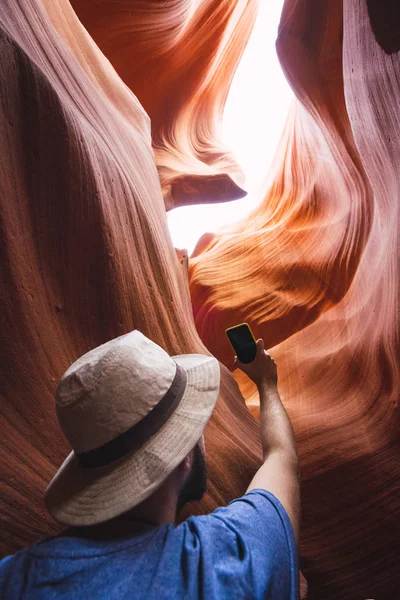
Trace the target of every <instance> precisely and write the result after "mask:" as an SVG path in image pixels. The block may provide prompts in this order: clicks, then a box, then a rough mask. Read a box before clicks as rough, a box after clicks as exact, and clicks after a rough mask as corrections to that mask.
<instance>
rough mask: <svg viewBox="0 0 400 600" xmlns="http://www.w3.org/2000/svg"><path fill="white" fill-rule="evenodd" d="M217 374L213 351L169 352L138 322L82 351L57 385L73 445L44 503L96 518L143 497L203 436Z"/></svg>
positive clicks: (73, 520) (77, 521)
mask: <svg viewBox="0 0 400 600" xmlns="http://www.w3.org/2000/svg"><path fill="white" fill-rule="evenodd" d="M219 380H220V371H219V364H218V361H217V360H216V359H215V358H212V357H209V356H204V355H200V354H183V355H179V356H172V357H170V356H169V355H168V354H167V353H166V352H165V351H164V350H163V349H162V348H160V346H157V344H155V343H154V342H152V341H151V340H149V339H148V338H146V337H145V336H144V335H143V334H142V333H140V332H139V331H132V332H131V333H128V334H127V335H123V336H121V337H119V338H116V339H114V340H111V341H110V342H107V343H106V344H103V345H102V346H99V347H98V348H95V349H94V350H91V351H90V352H88V353H87V354H85V355H84V356H82V357H81V358H79V359H78V360H77V361H76V362H75V363H74V364H73V365H72V366H71V367H70V368H69V369H68V370H67V372H66V373H65V375H64V376H63V378H62V379H61V381H60V384H59V386H58V389H57V392H56V410H57V416H58V419H59V422H60V425H61V428H62V430H63V432H64V434H65V436H66V438H67V439H68V441H69V442H70V444H71V446H72V448H73V451H72V452H71V454H70V455H69V456H68V457H67V459H66V460H65V461H64V463H63V464H62V466H61V467H60V469H59V470H58V472H57V473H56V475H55V477H54V478H53V479H52V481H51V482H50V484H49V486H48V488H47V490H46V494H45V503H46V506H47V509H48V510H49V512H50V513H51V514H52V515H53V516H54V518H55V519H57V520H58V521H60V522H62V523H66V524H68V525H75V526H78V525H80V526H83V525H93V524H95V523H101V522H102V521H106V520H108V519H111V518H113V517H115V516H117V515H119V514H121V513H123V512H125V511H127V510H129V509H130V508H132V507H133V506H135V505H137V504H139V503H140V502H141V501H142V500H144V499H145V498H147V497H148V496H150V495H151V494H152V493H153V492H154V491H155V490H156V489H157V488H158V487H159V486H160V485H161V483H162V482H163V481H164V480H165V479H166V477H167V476H168V475H169V474H170V473H171V472H172V471H173V470H174V469H175V467H177V466H178V465H179V464H180V463H181V462H182V460H183V459H184V458H185V456H186V455H187V454H188V453H189V452H190V450H191V449H192V448H194V446H195V445H196V444H197V442H198V441H199V439H200V438H201V435H202V433H203V429H204V427H205V425H206V423H207V421H208V420H209V418H210V416H211V413H212V411H213V408H214V406H215V403H216V400H217V397H218V392H219Z"/></svg>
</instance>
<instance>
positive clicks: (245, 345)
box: [226, 323, 257, 363]
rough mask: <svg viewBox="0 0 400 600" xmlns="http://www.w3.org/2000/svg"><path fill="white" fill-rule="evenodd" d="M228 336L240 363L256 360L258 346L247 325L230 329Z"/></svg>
mask: <svg viewBox="0 0 400 600" xmlns="http://www.w3.org/2000/svg"><path fill="white" fill-rule="evenodd" d="M226 335H227V336H228V338H229V341H230V343H231V344H232V346H233V349H234V350H235V352H236V356H237V357H238V359H239V360H240V362H242V363H250V362H252V361H253V360H254V359H255V356H256V353H257V346H256V343H255V341H254V337H253V335H252V333H251V329H250V327H249V326H248V325H247V323H242V324H241V325H237V326H236V327H230V328H229V329H227V330H226Z"/></svg>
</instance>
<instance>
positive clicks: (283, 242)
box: [0, 0, 400, 600]
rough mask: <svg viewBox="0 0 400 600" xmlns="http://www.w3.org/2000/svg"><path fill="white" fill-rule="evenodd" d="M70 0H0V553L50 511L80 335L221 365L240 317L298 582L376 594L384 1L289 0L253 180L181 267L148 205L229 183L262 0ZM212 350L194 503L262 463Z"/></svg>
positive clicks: (385, 233)
mask: <svg viewBox="0 0 400 600" xmlns="http://www.w3.org/2000/svg"><path fill="white" fill-rule="evenodd" d="M72 4H73V7H74V9H75V11H76V13H77V14H78V16H79V19H80V20H81V22H82V23H83V25H82V24H81V22H80V21H79V20H78V18H77V15H76V13H75V12H74V9H73V8H72V7H71V5H70V4H69V3H68V1H67V0H31V1H30V2H27V1H25V0H24V1H22V2H21V1H20V0H5V1H4V2H3V3H2V4H1V5H0V47H1V50H0V56H1V61H0V101H1V108H0V119H1V126H0V144H1V156H2V160H1V161H0V261H1V262H0V264H1V278H0V302H1V311H0V315H1V316H0V318H1V345H0V359H1V368H0V390H1V395H2V400H1V404H0V432H1V436H2V446H1V447H2V459H3V460H2V468H1V473H2V478H1V497H0V519H1V530H2V536H1V552H2V553H3V554H4V553H6V552H7V553H8V552H12V551H15V550H16V549H17V548H18V547H20V546H21V545H23V544H27V543H30V542H32V541H33V540H34V539H36V538H38V537H39V536H41V535H45V534H47V533H49V532H51V531H56V525H55V524H54V523H52V522H51V520H50V518H49V517H48V516H47V514H46V513H45V511H44V509H43V505H42V492H43V489H44V487H45V485H46V482H47V481H48V480H49V479H50V477H51V476H52V474H53V473H54V471H55V468H56V466H57V465H58V464H59V463H60V462H61V460H62V458H63V456H64V455H65V454H66V453H67V452H68V447H67V445H66V443H65V441H64V439H63V438H62V436H61V434H60V431H59V429H58V425H57V423H56V419H55V414H54V410H53V394H54V390H55V386H56V383H57V380H58V378H59V377H60V375H61V374H62V373H63V371H64V370H65V368H66V367H67V366H68V365H69V364H70V363H71V362H72V361H73V360H75V359H76V358H77V356H79V355H80V354H82V353H83V352H85V351H86V350H88V349H89V348H92V347H94V346H95V345H97V344H100V343H102V342H104V341H106V340H107V339H110V338H111V337H114V336H116V335H119V334H121V333H124V332H126V331H128V330H130V329H133V328H135V327H137V328H139V329H141V330H142V331H143V332H144V333H145V334H146V335H148V336H149V337H151V338H152V339H154V340H155V341H156V342H157V343H159V344H161V345H162V346H163V347H164V348H166V350H167V351H169V352H172V353H180V352H207V351H210V352H212V353H213V354H215V356H217V357H218V358H219V359H220V361H221V362H222V363H223V364H225V365H226V367H228V368H229V367H231V359H232V356H231V350H230V349H229V347H228V345H227V343H226V342H225V339H224V334H223V330H224V328H225V327H227V326H229V325H232V324H235V323H237V322H240V321H242V320H246V321H248V322H249V323H250V324H251V326H252V328H253V329H254V331H255V333H256V334H257V335H260V336H263V337H264V338H265V340H266V342H267V344H268V346H270V347H273V353H274V356H275V357H276V358H277V361H278V364H279V374H280V389H281V392H282V397H283V399H284V403H285V406H286V407H287V409H288V412H289V413H290V416H291V418H292V421H293V425H294V428H295V431H296V435H297V438H298V441H299V451H300V459H301V471H302V500H303V525H302V540H301V547H300V554H301V565H302V568H303V570H304V572H305V574H306V575H307V579H308V581H309V587H310V598H318V599H322V598H323V599H324V600H325V599H326V600H329V599H332V600H333V599H335V600H347V599H349V600H354V599H355V598H367V597H368V598H376V599H377V600H378V599H379V600H381V599H385V600H386V599H387V600H389V599H390V600H394V598H396V596H397V595H398V590H399V587H400V573H399V569H398V565H397V562H398V555H399V540H400V530H399V525H398V519H399V512H400V495H399V493H398V491H399V481H400V464H399V458H398V457H399V411H398V396H399V383H400V382H399V364H398V356H399V323H398V319H399V311H398V307H397V304H398V296H399V293H398V292H399V282H398V260H399V240H398V211H399V183H398V170H399V157H400V129H399V116H398V102H397V99H398V96H399V92H400V90H399V79H400V78H399V73H400V64H399V62H400V58H399V53H398V50H399V48H400V44H399V43H398V42H399V35H398V33H399V30H398V29H397V30H396V29H395V28H394V25H393V23H394V21H393V15H395V14H396V13H395V11H396V9H395V8H393V10H392V12H391V11H390V10H389V4H390V3H389V2H388V3H386V5H387V6H386V5H385V7H384V8H382V10H380V9H379V6H380V5H379V6H378V3H377V2H376V1H373V0H369V1H368V2H366V1H365V0H343V3H342V2H338V1H337V0H327V1H326V2H321V1H320V0H301V1H300V0H286V3H285V6H284V9H283V14H282V20H281V26H280V30H279V35H278V41H277V50H278V53H279V57H280V59H281V63H282V66H283V68H284V70H285V73H286V75H287V78H288V80H289V81H290V83H291V85H292V87H293V90H294V92H295V94H296V101H295V103H294V105H293V108H292V110H291V113H290V115H289V117H288V121H287V125H286V128H285V132H284V135H283V137H282V140H281V143H280V146H279V148H278V150H277V154H276V158H275V161H274V164H273V167H272V170H271V171H270V175H269V179H268V182H269V183H268V186H267V188H266V189H267V192H266V194H265V197H264V199H263V200H262V202H260V204H259V206H258V207H257V208H256V209H255V210H254V211H253V213H252V214H250V215H249V216H248V218H247V219H245V220H244V221H243V222H241V223H239V224H237V225H236V226H235V227H231V228H230V229H229V228H228V229H227V230H225V231H224V232H223V233H221V234H218V235H207V236H204V238H203V239H202V240H200V242H199V244H198V246H197V248H196V251H195V253H194V256H193V257H192V259H191V261H190V264H189V265H188V259H187V257H186V256H185V255H184V253H178V254H177V253H176V252H175V250H174V248H173V246H172V243H171V240H170V236H169V234H168V230H167V225H166V216H165V215H166V213H165V208H167V209H169V208H171V207H173V206H178V205H181V204H187V203H193V202H199V201H226V200H230V199H234V198H238V197H240V196H242V195H243V194H244V192H243V190H242V185H243V177H242V175H241V173H240V170H239V168H238V167H237V166H236V165H235V163H234V161H233V159H232V158H231V157H230V155H229V151H228V149H226V148H224V147H223V146H222V145H221V143H220V142H219V141H218V133H219V131H218V128H219V122H220V118H221V115H222V111H223V107H224V102H225V98H226V95H227V92H228V90H229V85H230V82H231V79H232V76H233V73H234V70H235V67H236V65H237V63H238V60H239V59H240V56H241V52H242V50H243V48H244V45H245V43H246V41H247V38H248V36H249V34H250V31H251V28H252V25H253V23H254V19H255V16H256V8H257V3H256V2H255V1H254V0H247V1H246V2H242V1H239V0H221V1H218V2H216V1H215V0H198V1H196V2H194V0H173V1H171V2H168V3H160V2H157V1H155V0H129V1H128V0H123V1H119V2H115V0H85V1H84V0H74V1H73V2H72ZM393 6H395V5H394V3H393ZM85 28H86V29H85ZM89 34H90V35H89ZM93 40H94V41H93ZM96 44H97V45H96ZM106 57H107V58H106ZM109 61H111V62H109ZM260 76H263V77H268V72H267V66H266V70H265V73H262V74H260ZM121 78H122V79H121ZM122 80H123V81H122ZM123 82H124V83H123ZM271 93H273V91H271ZM148 116H149V117H150V119H151V127H150V120H149V118H148ZM160 181H161V185H160ZM188 277H189V278H190V293H189V284H188ZM199 336H200V337H199ZM200 338H201V339H200ZM226 367H222V386H221V394H220V398H219V401H218V405H217V409H216V412H215V415H214V417H213V418H212V420H211V423H210V425H209V426H208V428H207V432H206V434H207V444H208V457H209V467H210V472H211V481H210V489H209V493H208V495H207V498H206V499H205V501H204V502H203V503H202V506H201V507H195V509H194V510H198V509H199V510H200V508H201V509H206V510H211V509H212V508H214V507H215V506H216V505H217V504H220V503H224V502H227V501H229V500H230V499H231V498H232V497H234V496H235V495H238V494H241V493H242V492H243V491H244V489H245V486H246V483H247V482H248V480H249V478H250V476H251V474H252V473H253V472H254V470H255V469H256V467H257V465H258V463H259V460H260V446H259V437H258V425H257V423H256V421H255V420H254V419H253V417H252V416H251V415H250V413H249V411H248V410H247V408H246V406H245V404H244V401H243V397H242V395H241V394H240V392H239V388H238V386H237V382H238V383H239V385H240V388H241V390H242V392H243V394H244V397H245V398H246V402H247V404H248V406H249V407H250V409H251V411H252V412H253V414H254V415H255V416H257V401H256V397H255V394H254V390H253V389H252V387H251V385H250V384H249V382H248V381H245V380H244V378H241V377H240V376H239V375H238V374H237V373H234V377H232V375H231V374H230V373H229V370H228V368H226ZM235 379H236V381H235Z"/></svg>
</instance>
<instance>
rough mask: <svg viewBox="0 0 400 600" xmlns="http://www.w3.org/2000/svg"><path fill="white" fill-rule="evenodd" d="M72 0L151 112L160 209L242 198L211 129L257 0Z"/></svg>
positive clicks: (235, 172) (234, 169) (232, 166)
mask: <svg viewBox="0 0 400 600" xmlns="http://www.w3.org/2000/svg"><path fill="white" fill-rule="evenodd" d="M71 3H72V5H73V7H74V9H75V10H76V12H77V14H78V16H79V18H80V19H81V20H82V22H83V24H84V25H85V27H86V28H87V30H88V31H89V33H90V34H91V35H92V36H93V38H94V40H95V41H96V43H97V44H98V45H99V47H100V49H101V50H102V51H103V52H104V54H105V55H106V56H107V58H108V59H109V60H110V61H111V62H112V64H113V66H114V67H115V69H116V71H117V72H118V73H119V75H120V76H121V78H122V79H123V80H124V82H125V83H126V84H127V85H128V86H129V87H130V89H131V90H133V91H134V92H135V94H136V96H137V97H138V98H139V100H140V102H141V103H142V105H143V106H144V108H145V109H146V111H147V113H148V114H149V116H150V118H151V123H152V138H153V146H154V152H155V155H156V161H157V167H158V171H159V174H160V179H161V184H162V189H163V194H164V198H165V202H166V207H167V209H169V208H173V207H174V206H180V205H184V204H193V203H196V202H213V201H219V202H221V201H226V200H234V199H238V198H241V197H243V196H244V195H245V192H244V191H243V190H242V189H241V188H240V187H239V186H240V184H241V183H243V176H242V174H241V171H240V169H239V168H238V166H237V165H236V163H235V162H234V161H233V159H232V158H231V157H230V155H229V153H228V152H227V149H226V148H224V147H223V145H222V144H221V142H220V141H219V139H218V135H219V127H220V121H221V117H222V111H223V108H224V104H225V99H226V96H227V93H228V90H229V87H230V83H231V80H232V76H233V73H234V71H235V68H236V65H237V63H238V61H239V59H240V57H241V54H242V51H243V49H244V45H245V43H246V41H247V39H248V36H249V35H250V32H251V29H252V27H253V24H254V20H255V17H256V13H257V4H258V0H244V1H243V0H222V1H220V0H219V1H218V2H216V1H215V0H200V1H198V0H172V1H170V2H159V0H134V1H132V0H122V1H121V0H119V1H118V2H115V0H72V2H71Z"/></svg>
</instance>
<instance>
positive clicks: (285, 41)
mask: <svg viewBox="0 0 400 600" xmlns="http://www.w3.org/2000/svg"><path fill="white" fill-rule="evenodd" d="M277 50H278V53H279V57H280V60H281V63H282V66H283V69H284V70H285V73H286V75H287V78H288V80H289V82H290V83H291V85H292V87H293V90H294V92H295V94H296V97H297V98H296V101H295V103H294V106H293V108H292V111H291V113H290V115H289V117H288V121H287V124H286V129H285V131H284V134H283V137H282V140H281V143H280V147H279V148H278V151H277V154H276V157H275V161H274V165H273V168H272V171H271V172H270V176H269V180H268V185H267V191H266V194H265V197H264V199H263V200H262V202H261V203H260V205H259V206H258V207H257V208H256V209H255V210H254V211H253V212H252V213H251V214H250V215H249V216H248V218H247V219H245V220H244V221H243V222H240V223H239V224H237V225H235V226H232V227H226V228H225V230H224V231H223V232H222V233H221V234H218V235H210V234H207V235H206V236H204V237H203V238H202V240H200V242H199V243H198V246H197V248H196V250H195V253H194V257H193V258H192V260H191V264H190V289H191V295H192V302H193V309H194V317H195V322H196V326H197V329H198V331H199V333H200V336H201V337H202V339H203V341H204V342H205V344H206V345H207V347H208V348H209V349H210V350H211V351H212V352H213V353H214V354H215V355H216V356H217V357H218V358H219V359H220V360H221V361H222V362H224V363H225V364H226V365H228V366H229V365H230V364H231V349H230V348H229V345H228V343H225V344H222V343H221V339H222V332H223V330H224V328H226V327H229V326H231V325H233V324H235V323H238V322H241V321H247V322H248V323H249V324H250V325H251V326H252V328H253V330H254V332H255V334H256V335H257V336H262V337H264V339H265V340H266V343H267V345H268V346H269V347H270V348H273V350H272V353H273V355H274V357H276V358H277V361H278V365H279V376H280V389H281V392H282V396H283V398H284V402H285V405H286V407H287V409H288V412H289V413H290V416H291V418H292V421H293V424H294V427H295V431H296V436H297V439H298V441H299V450H300V456H301V472H302V500H303V505H302V506H303V510H302V513H303V525H302V541H301V556H302V565H303V568H304V572H305V574H306V576H307V579H308V581H309V586H310V590H311V594H312V597H313V598H314V597H316V598H340V599H342V598H349V599H350V598H357V597H358V598H367V597H368V598H388V599H389V598H395V597H397V595H398V594H399V585H400V572H399V569H398V565H397V558H396V557H397V556H398V555H399V550H400V541H399V540H400V535H399V534H400V529H399V525H398V518H399V511H400V495H399V482H400V460H399V450H400V448H399V408H398V399H399V383H400V382H399V360H398V357H399V350H400V348H399V307H398V299H399V273H398V266H399V239H398V224H399V191H400V190H399V178H398V172H399V168H400V128H399V107H398V98H399V93H400V89H399V73H400V57H399V54H391V55H390V56H388V55H387V54H386V53H385V51H384V48H381V47H380V44H379V41H377V39H376V38H375V36H374V33H373V29H372V27H371V22H370V20H369V15H368V11H367V5H366V3H365V2H364V1H363V0H345V2H344V4H343V12H342V11H341V10H339V7H338V3H337V2H336V1H333V0H332V1H331V2H324V3H321V2H318V1H317V0H306V1H303V2H296V1H293V2H286V4H285V8H284V11H283V15H282V19H281V25H280V30H279V35H278V41H277ZM265 76H267V73H266V74H265ZM235 375H236V378H237V380H238V382H239V384H240V386H241V389H242V391H243V393H244V395H245V397H246V399H247V402H248V404H249V406H250V408H251V410H252V412H253V413H254V414H255V415H256V416H257V414H258V406H257V399H256V395H255V390H254V389H253V388H252V387H251V385H250V383H249V382H248V381H245V378H244V377H243V376H241V375H240V374H235ZM313 590H314V592H313ZM316 590H318V591H316ZM313 593H314V594H315V595H313Z"/></svg>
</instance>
